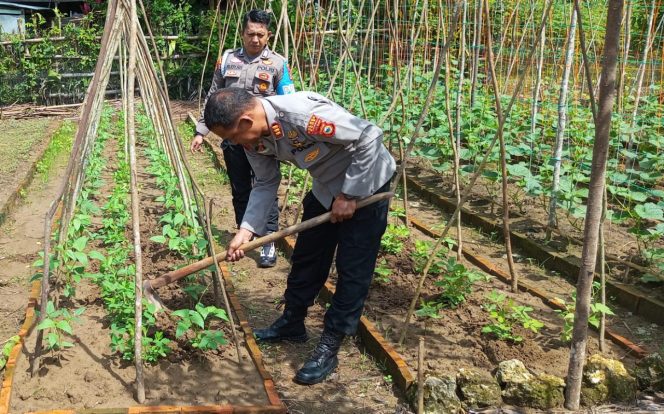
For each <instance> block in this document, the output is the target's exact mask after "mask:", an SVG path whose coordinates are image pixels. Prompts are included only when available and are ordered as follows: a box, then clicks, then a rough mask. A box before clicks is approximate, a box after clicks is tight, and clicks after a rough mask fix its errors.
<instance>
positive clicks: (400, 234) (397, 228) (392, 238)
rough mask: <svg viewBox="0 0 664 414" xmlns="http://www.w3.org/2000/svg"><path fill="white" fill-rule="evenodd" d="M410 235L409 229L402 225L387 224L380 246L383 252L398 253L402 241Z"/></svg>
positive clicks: (400, 249) (402, 243)
mask: <svg viewBox="0 0 664 414" xmlns="http://www.w3.org/2000/svg"><path fill="white" fill-rule="evenodd" d="M408 236H410V230H408V227H406V226H404V225H394V224H388V225H387V229H386V230H385V234H383V238H382V239H381V240H380V247H381V249H382V250H383V251H384V252H385V253H390V254H399V253H401V251H402V250H403V246H404V242H405V241H406V240H407V239H408Z"/></svg>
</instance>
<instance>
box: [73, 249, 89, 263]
mask: <svg viewBox="0 0 664 414" xmlns="http://www.w3.org/2000/svg"><path fill="white" fill-rule="evenodd" d="M74 256H75V257H76V260H78V261H79V262H80V263H81V264H82V265H83V266H87V265H88V255H87V254H85V253H83V252H74Z"/></svg>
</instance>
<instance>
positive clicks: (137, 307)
mask: <svg viewBox="0 0 664 414" xmlns="http://www.w3.org/2000/svg"><path fill="white" fill-rule="evenodd" d="M129 26H130V30H129V61H128V67H127V86H128V88H127V95H128V97H129V99H128V107H127V109H128V112H127V123H128V124H129V168H130V171H131V173H130V185H131V222H132V229H133V235H134V263H135V264H136V274H135V278H134V293H135V295H136V297H135V303H134V312H135V313H134V366H135V368H136V401H138V403H139V404H143V403H144V402H145V385H144V383H143V355H142V348H143V347H142V338H143V303H142V299H143V288H142V286H143V254H142V252H141V227H140V215H139V204H140V198H139V196H138V177H137V167H136V128H135V123H134V117H135V115H134V114H135V109H134V102H135V100H134V82H135V81H136V54H137V52H136V46H137V37H138V35H137V31H138V28H137V26H138V15H137V14H136V0H130V8H129Z"/></svg>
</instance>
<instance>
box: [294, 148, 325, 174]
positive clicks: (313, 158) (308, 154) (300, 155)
mask: <svg viewBox="0 0 664 414" xmlns="http://www.w3.org/2000/svg"><path fill="white" fill-rule="evenodd" d="M328 152H330V149H329V148H328V147H327V145H325V143H323V142H316V143H314V144H313V145H311V146H307V147H306V148H305V149H304V150H303V151H297V152H296V153H295V154H294V158H295V162H296V163H297V165H298V166H300V168H309V167H311V166H312V165H314V164H316V163H317V162H318V161H319V160H321V159H323V157H325V156H326V155H327V153H328Z"/></svg>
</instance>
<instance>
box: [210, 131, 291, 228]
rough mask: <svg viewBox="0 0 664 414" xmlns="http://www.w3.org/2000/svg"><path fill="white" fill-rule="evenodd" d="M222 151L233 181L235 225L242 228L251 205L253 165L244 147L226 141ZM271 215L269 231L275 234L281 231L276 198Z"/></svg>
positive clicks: (229, 175) (268, 225)
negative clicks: (248, 207) (241, 225)
mask: <svg viewBox="0 0 664 414" xmlns="http://www.w3.org/2000/svg"><path fill="white" fill-rule="evenodd" d="M221 149H222V150H223V152H224V161H225V162H226V171H227V172H228V178H229V179H230V181H231V193H232V194H233V210H234V211H235V223H236V224H237V226H238V227H240V224H242V218H243V217H244V212H245V211H246V210H247V203H249V194H251V187H252V184H253V179H254V171H253V170H252V169H251V164H249V160H248V159H247V154H245V152H244V148H243V147H242V145H234V144H232V143H231V142H230V141H226V140H224V141H222V143H221ZM269 214H270V216H269V217H268V222H267V231H268V233H273V232H275V231H277V230H278V229H279V203H278V200H277V199H276V198H275V200H274V204H273V205H272V208H271V209H270V213H269Z"/></svg>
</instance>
